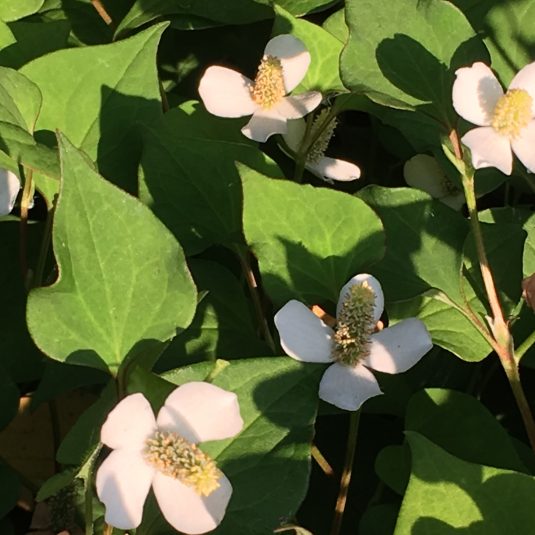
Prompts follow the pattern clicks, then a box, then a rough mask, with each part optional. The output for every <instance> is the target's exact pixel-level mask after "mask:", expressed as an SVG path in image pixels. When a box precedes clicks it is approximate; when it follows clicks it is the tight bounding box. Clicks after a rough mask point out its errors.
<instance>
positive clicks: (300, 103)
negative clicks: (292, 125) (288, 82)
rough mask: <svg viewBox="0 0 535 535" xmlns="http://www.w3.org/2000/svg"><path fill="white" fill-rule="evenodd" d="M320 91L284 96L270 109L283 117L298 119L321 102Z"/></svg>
mask: <svg viewBox="0 0 535 535" xmlns="http://www.w3.org/2000/svg"><path fill="white" fill-rule="evenodd" d="M321 99H322V96H321V93H319V92H318V91H308V92H307V93H300V94H299V95H293V96H291V97H284V98H283V99H282V100H281V101H280V102H279V103H277V104H276V105H275V106H274V107H273V108H272V109H271V110H270V111H273V112H277V113H278V114H279V115H280V116H281V117H284V118H285V119H300V118H301V117H304V116H305V115H307V114H308V113H310V112H311V111H312V110H315V109H316V108H317V107H318V106H319V105H320V104H321Z"/></svg>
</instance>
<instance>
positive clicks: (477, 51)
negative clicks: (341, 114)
mask: <svg viewBox="0 0 535 535" xmlns="http://www.w3.org/2000/svg"><path fill="white" fill-rule="evenodd" d="M346 21H347V23H348V26H349V30H350V38H349V41H348V44H347V46H346V48H345V49H344V52H343V53H342V62H341V73H342V80H343V82H344V84H345V86H346V87H347V88H348V89H351V90H352V91H357V92H358V91H363V92H365V93H369V94H370V96H372V95H375V98H377V100H378V101H380V102H382V103H387V104H391V102H388V100H389V99H393V100H394V101H397V104H394V107H413V108H418V109H420V110H421V111H424V112H426V113H428V114H430V115H432V116H433V117H435V118H436V119H437V120H439V121H440V122H442V123H444V124H445V125H449V124H450V123H451V122H452V119H454V117H455V115H454V112H453V108H452V104H451V86H452V83H453V79H454V76H455V70H456V69H457V68H458V67H462V66H465V65H468V64H472V63H473V62H474V61H478V60H482V61H485V62H486V63H488V53H487V50H486V49H485V47H484V46H483V44H482V42H481V41H480V39H479V37H477V35H476V34H475V32H474V30H473V29H472V27H471V26H470V24H469V23H468V21H467V20H466V18H465V17H464V15H463V14H462V12H461V11H460V10H459V9H457V8H456V7H455V6H454V5H452V4H451V3H450V2H446V1H445V0H427V1H425V2H423V1H421V0H396V2H377V1H376V0H349V1H348V2H347V3H346ZM384 97H386V99H385V98H384Z"/></svg>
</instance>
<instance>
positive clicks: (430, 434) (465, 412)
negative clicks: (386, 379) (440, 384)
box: [405, 388, 527, 472]
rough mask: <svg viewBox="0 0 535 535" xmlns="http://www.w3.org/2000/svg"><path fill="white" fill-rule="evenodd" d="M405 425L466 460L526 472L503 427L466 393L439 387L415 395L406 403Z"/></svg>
mask: <svg viewBox="0 0 535 535" xmlns="http://www.w3.org/2000/svg"><path fill="white" fill-rule="evenodd" d="M405 428H406V429H407V430H409V431H416V432H418V433H420V434H421V435H423V436H425V437H426V438H428V439H429V440H431V441H433V442H434V443H435V444H437V445H438V446H440V447H441V448H443V449H445V450H446V451H448V452H449V453H450V454H452V455H455V456H456V457H459V458H460V459H463V460H465V461H469V462H473V463H480V464H485V465H488V466H496V467H499V468H507V469H509V470H516V471H518V472H526V471H527V470H526V467H525V466H524V464H523V463H522V461H521V460H520V458H519V457H518V454H517V452H516V450H515V448H514V446H513V443H512V441H511V440H512V439H511V437H510V436H509V435H508V434H507V432H506V431H505V429H504V428H503V427H502V426H501V425H500V424H499V423H498V421H497V420H496V418H495V417H494V416H493V415H492V414H491V413H490V412H489V411H488V409H487V408H486V407H485V406H484V405H483V404H482V403H480V402H479V401H478V400H477V399H475V398H473V397H472V396H469V395H468V394H464V393H462V392H458V391H456V390H447V389H442V388H427V389H426V390H422V391H420V392H418V393H416V394H414V396H412V398H411V400H410V401H409V405H408V406H407V414H406V417H405ZM452 429H455V432H454V433H452V432H451V430H452Z"/></svg>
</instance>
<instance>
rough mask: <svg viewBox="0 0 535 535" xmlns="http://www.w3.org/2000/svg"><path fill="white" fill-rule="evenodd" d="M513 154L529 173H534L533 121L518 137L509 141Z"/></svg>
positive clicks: (534, 123)
mask: <svg viewBox="0 0 535 535" xmlns="http://www.w3.org/2000/svg"><path fill="white" fill-rule="evenodd" d="M511 145H512V147H513V152H514V153H515V154H516V155H517V156H518V159H519V160H520V161H521V162H522V163H523V164H524V165H525V166H526V167H527V169H528V170H529V171H531V172H532V173H535V121H531V122H530V123H529V124H528V126H526V128H523V129H522V131H521V132H520V136H519V137H517V138H516V139H513V140H511Z"/></svg>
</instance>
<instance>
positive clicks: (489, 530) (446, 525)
mask: <svg viewBox="0 0 535 535" xmlns="http://www.w3.org/2000/svg"><path fill="white" fill-rule="evenodd" d="M407 439H408V441H409V444H410V447H411V452H412V473H411V478H410V481H409V486H408V487H407V492H406V494H405V497H404V499H403V503H402V505H401V511H400V514H399V517H398V521H397V524H396V530H395V532H394V535H446V534H450V533H451V534H453V533H459V532H461V531H464V532H465V533H470V534H474V535H477V534H481V535H483V534H485V535H503V534H504V533H526V526H532V525H533V524H534V523H535V509H534V508H533V505H532V500H531V499H530V498H529V497H530V496H533V494H534V492H535V479H534V478H532V477H529V476H527V475H525V474H520V473H518V472H513V471H510V470H503V469H499V468H492V467H489V466H485V465H481V464H472V463H468V462H466V461H463V460H461V459H458V458H457V457H454V456H453V455H450V454H449V453H446V451H444V450H443V449H441V448H439V447H438V446H436V445H435V444H433V442H431V441H429V440H428V439H426V438H425V437H423V436H422V435H419V434H418V433H414V432H408V433H407ZM528 530H529V528H528ZM528 532H529V531H528Z"/></svg>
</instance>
